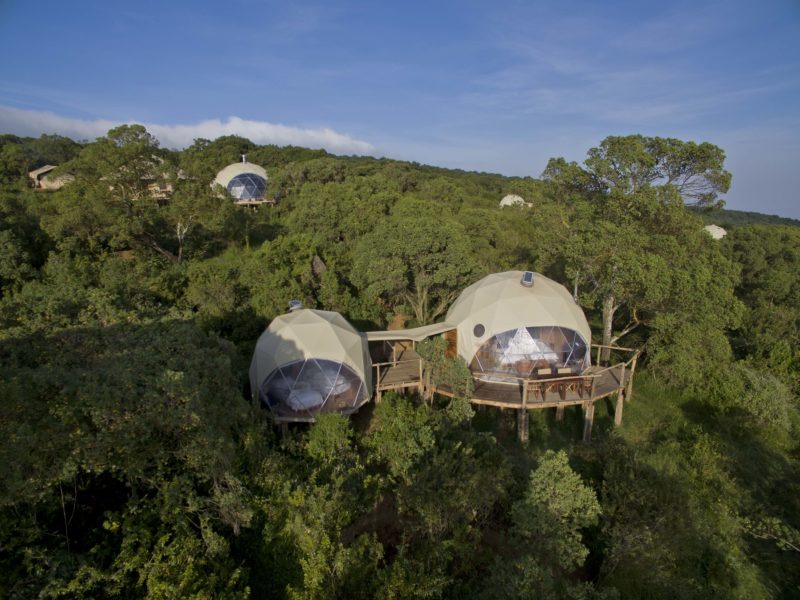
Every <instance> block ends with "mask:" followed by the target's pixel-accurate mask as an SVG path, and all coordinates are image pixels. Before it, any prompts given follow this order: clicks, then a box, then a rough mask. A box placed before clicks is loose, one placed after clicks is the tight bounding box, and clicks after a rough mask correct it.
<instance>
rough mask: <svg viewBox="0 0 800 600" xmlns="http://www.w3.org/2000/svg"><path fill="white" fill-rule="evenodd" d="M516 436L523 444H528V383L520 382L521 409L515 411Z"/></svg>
mask: <svg viewBox="0 0 800 600" xmlns="http://www.w3.org/2000/svg"><path fill="white" fill-rule="evenodd" d="M517 435H518V436H519V441H520V442H522V443H523V444H527V443H528V382H527V381H523V382H522V408H520V409H519V411H517Z"/></svg>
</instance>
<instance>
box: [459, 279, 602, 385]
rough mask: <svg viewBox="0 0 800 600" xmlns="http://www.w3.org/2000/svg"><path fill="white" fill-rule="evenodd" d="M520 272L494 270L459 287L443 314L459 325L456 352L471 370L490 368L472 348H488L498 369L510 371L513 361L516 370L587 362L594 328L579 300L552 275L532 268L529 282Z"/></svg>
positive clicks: (579, 365)
mask: <svg viewBox="0 0 800 600" xmlns="http://www.w3.org/2000/svg"><path fill="white" fill-rule="evenodd" d="M522 276H523V272H522V271H507V272H505V273H495V274H492V275H488V276H486V277H484V278H483V279H481V280H480V281H478V282H476V283H474V284H472V285H471V286H469V287H468V288H467V289H465V290H464V291H463V292H462V293H461V295H460V296H459V297H458V299H457V300H456V301H455V303H454V304H453V306H452V307H451V308H450V311H449V312H448V313H447V318H446V319H445V321H446V322H447V323H449V324H451V325H453V326H455V327H456V329H457V331H458V344H457V351H458V354H459V356H461V357H462V358H463V359H464V360H465V361H466V362H467V363H468V364H469V365H470V367H471V368H472V369H473V372H475V370H476V369H479V370H484V371H488V370H491V369H489V368H488V367H487V365H485V364H484V365H483V366H481V364H480V361H481V357H480V356H477V357H476V354H478V353H479V351H480V352H481V353H483V354H485V353H486V352H489V353H490V354H492V355H493V356H495V358H496V361H495V362H496V363H497V365H496V366H497V368H498V369H499V370H500V371H504V372H509V373H511V372H512V371H513V369H511V367H509V366H508V365H510V364H511V363H513V364H514V369H516V371H519V376H525V375H526V373H531V372H533V371H534V370H535V369H538V368H541V367H542V366H546V365H549V366H551V367H552V368H554V369H555V368H559V367H562V366H570V367H573V368H575V370H578V371H580V370H582V369H584V368H586V367H588V366H589V356H590V352H589V349H590V346H591V339H592V333H591V329H590V328H589V323H588V322H587V321H586V317H585V316H584V314H583V311H582V310H581V308H580V306H578V305H577V304H576V303H575V301H574V300H573V299H572V296H571V295H570V293H569V292H568V291H567V289H566V288H565V287H564V286H563V285H561V284H559V283H556V282H555V281H553V280H552V279H548V278H547V277H545V276H544V275H540V274H538V273H534V274H533V285H531V286H529V287H528V286H525V285H523V284H522V283H521V280H522ZM487 344H494V346H493V347H492V348H491V349H488V348H487ZM493 360H494V359H493ZM528 363H530V364H528Z"/></svg>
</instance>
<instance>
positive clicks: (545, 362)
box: [470, 327, 589, 381]
mask: <svg viewBox="0 0 800 600" xmlns="http://www.w3.org/2000/svg"><path fill="white" fill-rule="evenodd" d="M588 366H589V353H588V349H587V346H586V341H585V340H584V339H583V337H582V336H581V334H579V333H578V332H577V331H573V330H572V329H567V328H566V327H520V328H518V329H511V330H509V331H504V332H503V333H498V334H497V335H495V336H493V337H492V338H490V339H489V340H488V341H486V342H485V343H484V344H483V345H482V346H481V347H480V349H479V350H478V351H477V352H476V353H475V358H473V359H472V363H471V364H470V369H471V370H472V372H473V374H476V375H482V376H484V377H485V378H487V379H496V380H499V381H506V380H508V381H516V379H517V378H520V377H522V378H530V377H536V376H546V375H548V374H550V373H555V372H556V371H555V370H556V369H564V368H569V369H571V370H572V371H573V372H575V373H580V372H581V371H583V369H585V368H586V367H588Z"/></svg>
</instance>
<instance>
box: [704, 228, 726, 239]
mask: <svg viewBox="0 0 800 600" xmlns="http://www.w3.org/2000/svg"><path fill="white" fill-rule="evenodd" d="M703 229H705V231H706V233H707V234H708V235H710V236H711V237H712V238H714V239H715V240H721V239H722V238H724V237H725V236H726V235H728V232H727V231H725V230H724V229H723V228H722V227H720V226H719V225H706V226H705V227H703Z"/></svg>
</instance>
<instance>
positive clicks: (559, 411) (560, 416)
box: [556, 404, 564, 421]
mask: <svg viewBox="0 0 800 600" xmlns="http://www.w3.org/2000/svg"><path fill="white" fill-rule="evenodd" d="M563 420H564V405H563V404H559V405H558V406H556V421H563Z"/></svg>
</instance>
